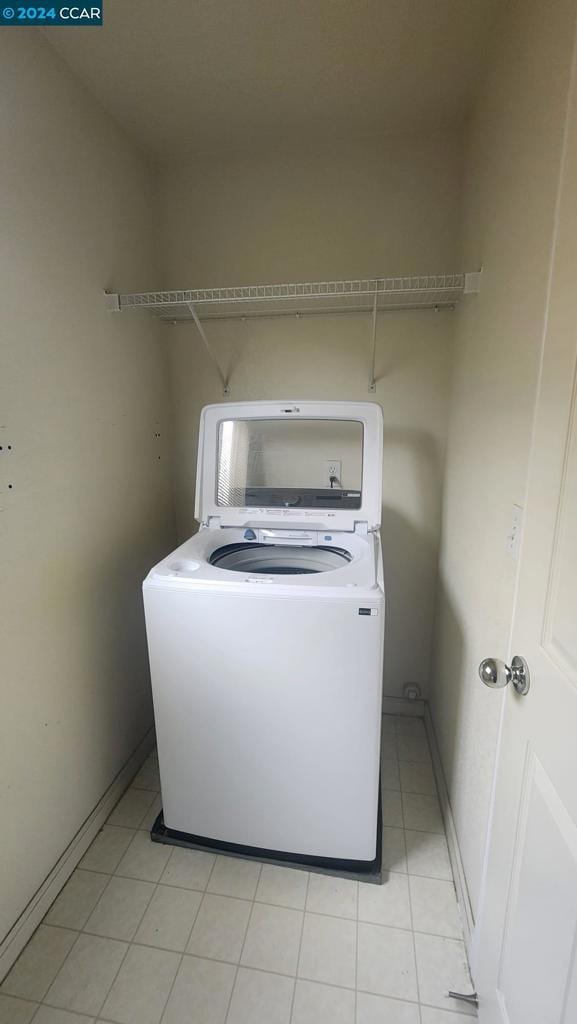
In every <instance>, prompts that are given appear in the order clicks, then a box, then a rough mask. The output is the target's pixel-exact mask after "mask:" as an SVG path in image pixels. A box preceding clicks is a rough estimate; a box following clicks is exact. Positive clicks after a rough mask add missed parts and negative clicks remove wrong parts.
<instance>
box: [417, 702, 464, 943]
mask: <svg viewBox="0 0 577 1024" xmlns="http://www.w3.org/2000/svg"><path fill="white" fill-rule="evenodd" d="M424 717H425V727H426V729H427V736H428V738H429V746H430V748H431V756H432V758H433V771H434V773H435V780H436V782H437V789H438V792H439V802H440V804H441V813H442V815H443V821H444V823H445V832H446V835H447V845H448V847H449V857H450V860H451V868H452V870H453V878H454V880H455V889H456V890H457V900H458V902H459V909H460V911H461V923H462V925H463V931H464V934H465V943H466V946H467V950H469V948H470V944H471V939H472V936H473V930H474V928H475V917H474V914H473V908H472V906H471V898H470V896H469V888H468V886H467V879H466V876H465V869H464V867H463V860H462V857H461V850H460V848H459V840H458V838H457V829H456V828H455V820H454V818H453V812H452V810H451V802H450V800H449V791H448V789H447V783H446V780H445V773H444V771H443V765H442V763H441V755H440V753H439V747H438V745H437V737H436V736H435V729H434V726H433V719H432V717H431V711H430V708H429V704H428V702H425V715H424Z"/></svg>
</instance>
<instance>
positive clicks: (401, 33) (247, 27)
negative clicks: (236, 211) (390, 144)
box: [45, 0, 500, 161]
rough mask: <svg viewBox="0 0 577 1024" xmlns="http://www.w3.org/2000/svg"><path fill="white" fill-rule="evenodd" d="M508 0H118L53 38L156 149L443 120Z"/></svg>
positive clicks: (265, 142) (460, 101) (248, 143)
mask: <svg viewBox="0 0 577 1024" xmlns="http://www.w3.org/2000/svg"><path fill="white" fill-rule="evenodd" d="M499 3H500V0H160V3H159V2H158V0H108V2H105V3H104V26H103V27H102V28H96V27H88V28H76V27H75V28H71V27H66V28H61V29H60V28H49V29H46V30H45V34H46V37H47V38H48V40H49V41H50V42H51V43H52V44H53V45H54V46H55V47H56V49H57V50H58V51H59V52H60V53H61V54H62V56H63V57H64V58H65V60H66V61H67V62H68V64H69V65H70V66H71V68H72V69H73V71H74V72H75V73H76V75H77V76H78V78H80V79H81V80H82V81H83V82H84V83H85V84H86V86H87V87H88V88H89V89H90V91H91V92H92V93H93V94H94V95H95V96H96V97H97V98H98V99H99V100H100V101H101V103H102V104H103V106H104V107H105V108H106V109H107V110H108V111H109V112H110V113H111V114H112V115H113V116H114V117H115V118H116V120H117V121H118V122H120V124H121V125H122V126H123V127H124V129H125V130H126V131H127V132H128V133H129V135H130V136H132V138H133V139H134V141H135V142H136V143H137V144H138V145H139V146H140V147H141V148H142V149H143V150H145V151H146V152H147V153H148V154H149V155H150V156H151V157H152V158H154V159H156V160H159V161H172V160H174V159H178V158H179V157H182V156H185V155H186V156H190V155H193V154H195V153H197V154H198V153H207V152H219V151H220V152H222V151H228V150H238V149H252V148H255V147H259V148H260V147H262V146H269V145H276V144H279V143H282V142H288V143H289V144H291V145H292V144H294V143H297V142H298V143H300V144H304V145H307V144H308V142H309V141H313V140H314V141H319V140H322V139H327V140H329V139H331V140H334V139H337V138H343V139H345V138H346V137H347V136H356V137H360V136H363V135H373V134H380V133H383V132H396V131H405V130H412V129H419V130H422V129H423V128H427V127H429V128H434V127H436V126H439V125H447V124H452V123H455V122H457V121H459V120H461V119H462V118H463V116H464V114H465V113H466V110H467V107H468V105H469V103H470V102H471V98H472V96H473V93H474V90H475V86H476V83H477V80H478V78H479V75H480V73H481V69H482V66H483V62H484V59H485V52H486V49H487V37H488V34H489V31H490V28H491V25H492V22H493V18H494V15H495V11H496V8H497V7H498V5H499Z"/></svg>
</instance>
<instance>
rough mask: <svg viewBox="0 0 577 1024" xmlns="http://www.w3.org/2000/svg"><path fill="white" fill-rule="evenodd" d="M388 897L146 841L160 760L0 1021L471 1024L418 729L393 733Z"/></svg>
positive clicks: (11, 987)
mask: <svg viewBox="0 0 577 1024" xmlns="http://www.w3.org/2000/svg"><path fill="white" fill-rule="evenodd" d="M382 771H383V787H384V788H383V818H384V826H383V858H384V864H383V866H384V869H385V883H384V884H383V885H382V886H374V885H370V884H367V883H357V882H353V881H350V880H343V879H339V878H330V877H328V876H325V875H318V874H313V873H311V874H309V873H307V872H304V871H296V870H294V869H292V868H285V867H275V866H272V865H268V864H259V863H256V862H252V861H241V860H235V859H232V858H228V857H220V856H218V857H215V856H213V855H212V854H208V853H203V852H199V851H192V850H181V849H177V848H171V847H168V846H159V845H156V844H153V843H151V841H150V838H149V836H148V829H149V828H150V825H151V824H152V821H153V820H154V818H155V817H156V815H157V813H158V810H159V808H160V796H159V782H158V767H157V763H156V758H155V755H151V756H150V757H149V759H148V761H147V762H146V764H145V765H144V767H143V768H142V769H141V771H140V772H139V774H138V775H137V776H136V778H135V780H134V782H133V784H132V786H131V787H130V789H129V790H128V791H127V792H126V793H125V795H124V796H123V797H122V799H121V800H120V802H119V803H118V804H117V806H116V807H115V809H114V811H113V812H112V814H111V815H110V818H109V820H108V823H107V824H106V825H105V826H104V828H103V830H102V831H101V832H100V833H99V835H98V836H97V838H96V839H95V840H94V842H93V844H92V846H91V847H90V849H89V850H88V852H87V853H86V855H85V856H84V858H83V860H82V861H81V863H80V865H79V867H78V869H77V870H76V871H75V872H74V874H73V875H72V876H71V878H70V880H69V881H68V883H67V885H66V886H65V888H64V889H63V890H62V892H61V894H60V895H59V897H58V898H57V900H56V901H55V903H54V904H53V906H52V907H51V909H50V910H49V912H48V913H47V915H46V917H45V919H44V922H43V923H42V924H41V925H40V927H39V928H38V930H37V931H36V933H35V934H34V936H33V937H32V939H31V940H30V942H29V944H28V946H27V947H26V949H25V950H24V951H23V953H22V955H21V956H20V958H19V960H18V961H17V963H16V964H15V965H14V967H13V968H12V970H11V971H10V973H9V974H8V976H7V977H6V979H5V980H4V982H3V984H2V986H0V1024H28V1022H30V1021H34V1024H91V1022H92V1024H96V1022H114V1024H161V1022H162V1024H225V1022H226V1024H471V1015H472V1013H473V1011H472V1010H467V1009H466V1008H464V1007H463V1008H462V1007H459V1006H456V1005H455V1004H454V1003H452V1002H451V1001H450V1000H448V999H447V998H446V995H445V993H446V990H447V989H448V988H454V989H458V990H462V991H470V980H469V978H468V974H467V967H466V960H465V950H464V945H463V942H462V936H461V928H460V924H459V915H458V910H457V904H456V900H455V893H454V888H453V883H452V878H451V868H450V864H449V857H448V853H447V844H446V841H445V836H444V831H443V822H442V818H441V814H440V810H439V804H438V801H437V796H436V790H435V783H434V779H433V772H432V767H431V761H430V755H429V750H428V746H427V740H426V736H425V732H424V728H423V723H422V722H421V721H420V720H418V719H406V718H393V717H389V716H385V717H384V719H383V767H382Z"/></svg>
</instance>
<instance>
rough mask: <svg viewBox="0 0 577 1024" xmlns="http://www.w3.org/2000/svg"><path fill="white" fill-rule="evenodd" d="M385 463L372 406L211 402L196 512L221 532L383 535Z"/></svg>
mask: <svg viewBox="0 0 577 1024" xmlns="http://www.w3.org/2000/svg"><path fill="white" fill-rule="evenodd" d="M382 457H383V416H382V412H381V408H380V406H379V405H377V404H376V403H374V402H311V401H303V402H299V401H292V400H291V401H288V402H269V401H266V402H227V403H223V404H220V405H207V406H205V408H204V409H203V410H202V413H201V418H200V435H199V444H198V467H197V478H196V504H195V515H196V518H197V519H198V520H199V521H200V522H202V523H204V524H205V525H207V526H213V527H219V526H245V527H247V528H266V527H269V528H275V529H277V530H278V529H293V530H294V529H302V530H333V531H342V530H345V531H354V530H357V531H358V532H366V531H367V530H376V529H378V528H379V526H380V522H381V477H382Z"/></svg>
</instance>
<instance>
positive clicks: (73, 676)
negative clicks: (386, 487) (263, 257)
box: [0, 29, 174, 939]
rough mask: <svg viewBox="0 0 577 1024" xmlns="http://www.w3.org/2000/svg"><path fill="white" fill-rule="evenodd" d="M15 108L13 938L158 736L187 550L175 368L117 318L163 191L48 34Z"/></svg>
mask: <svg viewBox="0 0 577 1024" xmlns="http://www.w3.org/2000/svg"><path fill="white" fill-rule="evenodd" d="M0 89H1V92H2V148H1V153H0V193H1V195H2V197H3V213H2V231H1V238H0V278H1V280H2V303H1V304H0V334H1V339H2V342H1V357H2V366H1V368H0V380H1V383H2V388H1V393H2V403H1V404H2V416H1V420H0V437H1V440H0V443H1V444H2V446H3V447H2V452H0V455H1V457H2V461H1V463H0V472H1V477H0V480H1V483H0V492H1V493H0V530H1V531H2V532H1V548H2V550H1V563H2V574H1V579H2V608H1V613H0V621H1V624H2V640H1V649H2V685H1V702H0V703H1V713H0V792H1V794H2V799H1V805H0V811H1V816H2V841H1V842H0V939H1V938H2V936H4V935H5V934H6V932H7V931H8V929H9V928H10V927H11V925H12V924H13V922H14V921H15V919H16V918H17V917H18V915H19V914H20V913H21V911H22V910H23V909H24V907H25V905H26V903H27V902H28V900H29V899H30V898H31V897H32V895H33V894H34V892H35V890H36V889H37V887H38V886H39V885H40V883H41V882H42V881H43V879H44V878H45V876H46V875H47V873H48V872H49V871H50V869H51V868H52V866H53V865H54V863H55V862H56V860H57V859H58V857H59V855H60V854H61V852H62V850H63V849H64V847H65V846H66V845H67V844H68V842H69V841H70V840H71V838H72V837H73V836H74V834H75V833H76V831H77V829H78V828H79V827H80V825H81V824H82V822H83V821H84V819H85V818H86V817H87V815H88V814H89V813H90V811H91V810H92V809H93V807H94V806H95V804H96V803H97V802H98V800H99V798H100V797H101V796H102V794H103V792H104V791H105V789H106V788H107V787H108V786H109V784H110V783H111V781H112V779H113V778H114V776H115V774H116V773H117V772H118V770H119V769H120V768H121V766H122V765H123V764H124V762H125V761H126V759H127V758H128V756H129V754H130V753H131V752H132V751H133V750H134V748H135V747H136V745H137V744H138V743H139V741H140V740H141V739H142V738H143V736H144V735H145V733H146V731H147V730H148V728H149V727H150V725H151V721H152V714H151V704H150V697H149V685H148V678H147V662H146V655H145V637H144V625H143V615H142V608H141V596H140V582H141V580H142V578H143V576H144V574H145V572H146V570H147V568H148V567H149V566H150V565H151V564H153V563H154V561H155V560H157V559H158V557H160V555H162V554H164V553H165V551H166V550H167V548H169V547H170V545H171V544H172V542H173V539H174V538H173V530H172V508H171V497H170V491H169V479H168V472H167V466H168V462H167V458H166V455H167V445H168V436H167V432H168V427H169V422H168V398H167V391H168V374H167V367H166V363H165V355H164V349H163V347H162V346H161V345H160V344H159V341H158V334H157V328H155V327H154V326H153V325H151V324H150V323H149V322H146V321H144V322H143V321H140V322H137V321H136V320H130V319H126V320H125V319H122V318H120V317H118V318H114V317H113V316H110V315H108V314H106V313H105V312H104V310H103V299H102V290H103V289H104V288H106V287H111V286H113V285H114V284H118V283H119V282H122V285H123V286H124V287H126V288H131V287H133V288H135V289H136V288H142V287H146V286H147V284H149V286H150V287H153V286H154V281H155V280H156V276H155V272H154V267H153V265H152V261H151V253H152V246H151V233H150V225H151V205H150V204H151V184H150V176H149V174H148V171H147V169H146V168H145V167H144V165H143V163H142V162H141V160H140V159H139V158H138V157H137V156H136V155H135V153H134V152H133V151H132V149H131V148H130V146H129V145H128V144H127V142H126V141H125V138H124V137H123V135H122V134H121V133H120V131H119V130H118V129H117V128H116V127H115V126H114V125H113V124H112V123H111V121H110V120H109V119H108V118H107V117H106V116H105V115H104V114H103V113H102V112H101V111H100V108H99V107H98V106H97V105H96V104H95V102H94V101H93V100H92V99H91V98H90V97H88V96H87V94H86V93H85V92H84V91H83V90H82V89H81V87H80V86H79V85H78V84H77V82H76V81H75V80H74V79H73V78H72V77H71V75H70V74H69V73H68V71H67V70H66V68H65V67H64V66H63V65H62V64H61V63H60V60H59V59H58V58H57V57H56V55H55V53H54V51H53V50H52V48H51V47H49V46H48V45H47V43H46V42H45V40H44V39H43V38H42V35H41V34H40V33H38V32H37V31H36V30H34V29H22V30H17V29H10V30H5V31H4V32H2V33H1V35H0ZM157 433H160V435H161V436H160V438H157V437H156V436H155V435H156V434H157ZM8 445H12V448H11V449H10V450H9V449H8ZM10 484H12V487H10V486H9V485H10Z"/></svg>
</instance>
